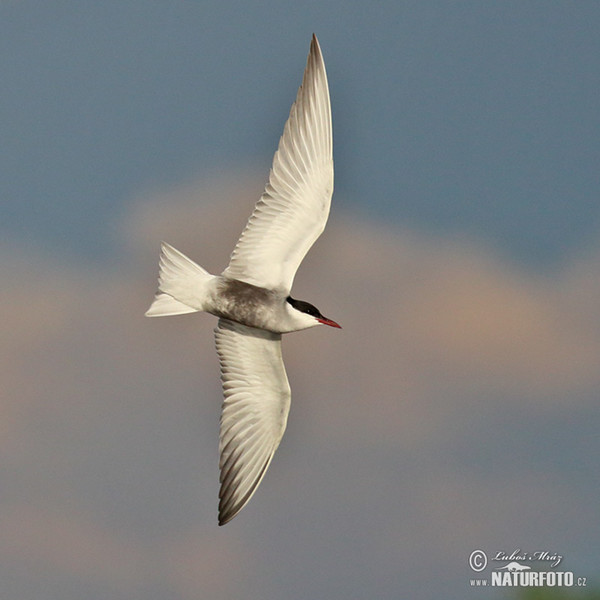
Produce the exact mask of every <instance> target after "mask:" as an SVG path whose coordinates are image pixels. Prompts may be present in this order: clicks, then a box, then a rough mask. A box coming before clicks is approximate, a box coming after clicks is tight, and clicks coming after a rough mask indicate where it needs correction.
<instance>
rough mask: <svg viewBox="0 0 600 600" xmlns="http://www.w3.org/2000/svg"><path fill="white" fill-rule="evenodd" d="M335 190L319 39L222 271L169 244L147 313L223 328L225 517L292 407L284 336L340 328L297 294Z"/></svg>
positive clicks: (219, 332)
mask: <svg viewBox="0 0 600 600" xmlns="http://www.w3.org/2000/svg"><path fill="white" fill-rule="evenodd" d="M332 193H333V155H332V133H331V108H330V103H329V90H328V86H327V76H326V73H325V65H324V63H323V57H322V55H321V51H320V48H319V44H318V42H317V39H316V37H315V36H313V40H312V43H311V47H310V52H309V55H308V61H307V66H306V70H305V73H304V78H303V81H302V85H301V87H300V89H299V91H298V96H297V98H296V102H295V103H294V104H293V105H292V109H291V111H290V117H289V119H288V121H287V123H286V125H285V128H284V132H283V136H282V137H281V140H280V142H279V148H278V150H277V152H276V153H275V157H274V159H273V167H272V169H271V174H270V178H269V182H268V184H267V186H266V188H265V191H264V193H263V195H262V196H261V198H260V199H259V201H258V203H257V204H256V207H255V209H254V212H253V213H252V215H251V217H250V219H249V221H248V224H247V225H246V228H245V229H244V231H243V232H242V235H241V237H240V239H239V241H238V243H237V245H236V247H235V249H234V251H233V254H232V255H231V259H230V262H229V265H228V267H227V268H226V269H225V271H223V273H221V275H211V274H210V273H208V272H207V271H205V270H204V269H203V268H202V267H200V266H199V265H197V264H196V263H195V262H193V261H192V260H190V259H189V258H187V257H186V256H185V255H183V254H182V253H181V252H179V251H178V250H176V249H175V248H173V247H172V246H170V245H169V244H166V243H164V242H163V244H162V247H161V256H160V271H159V286H158V292H157V294H156V296H155V299H154V302H153V303H152V306H151V307H150V309H149V310H148V311H147V312H146V315H147V316H166V315H178V314H184V313H190V312H196V311H203V312H207V313H210V314H212V315H215V316H217V317H219V323H218V325H217V327H216V329H215V341H216V347H217V353H218V355H219V360H220V364H221V377H222V380H223V390H224V396H225V399H224V402H223V411H222V415H221V431H220V443H219V453H220V459H219V467H220V470H221V477H220V480H221V491H220V493H219V497H220V503H219V524H220V525H223V524H224V523H227V522H228V521H230V520H231V519H232V518H233V517H234V516H235V515H236V514H237V513H238V512H239V511H240V510H241V509H242V508H243V507H244V506H245V505H246V503H247V502H248V500H249V499H250V497H251V496H252V494H253V493H254V491H255V490H256V488H257V486H258V484H259V483H260V481H261V480H262V477H263V476H264V474H265V471H266V469H267V467H268V466H269V464H270V461H271V459H272V457H273V453H274V452H275V450H276V449H277V446H278V445H279V442H280V440H281V437H282V436H283V432H284V431H285V426H286V423H287V415H288V412H289V406H290V397H291V394H290V388H289V384H288V380H287V376H286V373H285V367H284V364H283V360H282V357H281V334H282V333H289V332H292V331H299V330H301V329H307V328H309V327H314V326H317V325H320V324H323V325H329V326H332V327H339V325H338V324H337V323H336V322H335V321H332V320H330V319H327V318H326V317H324V316H323V315H322V314H321V313H320V312H319V311H318V309H317V308H315V307H314V306H313V305H312V304H309V303H308V302H304V301H301V300H295V299H294V298H292V297H291V296H290V290H291V287H292V282H293V279H294V275H295V273H296V270H297V268H298V266H299V265H300V263H301V261H302V259H303V258H304V256H305V255H306V253H307V252H308V250H309V249H310V247H311V246H312V244H313V243H314V241H315V240H316V239H317V237H319V235H320V234H321V232H322V231H323V229H324V228H325V223H326V222H327V217H328V215H329V207H330V203H331V195H332Z"/></svg>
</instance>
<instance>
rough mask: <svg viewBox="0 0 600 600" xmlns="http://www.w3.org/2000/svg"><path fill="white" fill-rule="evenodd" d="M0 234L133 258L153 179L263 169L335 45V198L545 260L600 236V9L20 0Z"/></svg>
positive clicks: (6, 41) (7, 12) (6, 108)
mask: <svg viewBox="0 0 600 600" xmlns="http://www.w3.org/2000/svg"><path fill="white" fill-rule="evenodd" d="M0 17H1V18H0V34H1V35H0V40H1V41H0V44H1V49H2V51H1V52H0V60H1V61H2V62H1V66H0V69H1V72H2V82H1V84H0V85H1V86H2V98H3V101H2V103H1V105H0V122H2V139H3V143H2V150H1V152H2V160H1V161H0V168H1V169H2V172H1V173H0V196H1V197H2V204H1V207H0V211H1V212H0V223H1V225H0V227H2V234H3V236H5V238H6V237H8V238H16V239H17V240H20V241H25V242H31V243H35V244H36V245H39V246H41V247H42V248H43V249H44V250H45V251H48V252H50V253H57V254H63V255H64V254H74V255H78V256H79V257H80V259H81V260H83V261H87V260H99V261H105V260H115V259H117V260H118V254H119V252H120V249H119V248H118V247H116V240H115V237H114V235H113V233H112V232H113V231H114V228H115V226H116V224H118V222H119V220H120V219H121V218H122V216H123V214H124V213H125V212H126V211H127V210H128V207H129V205H130V204H131V202H132V201H133V199H134V198H139V197H140V195H142V194H143V193H145V192H146V191H150V190H153V189H155V188H158V189H163V188H164V187H165V186H168V185H172V184H175V183H178V182H180V181H183V180H190V179H196V178H202V177H209V176H210V175H211V174H213V173H215V172H219V171H222V170H227V169H230V168H240V167H244V168H246V167H249V168H253V169H255V170H256V171H257V172H261V173H264V178H265V179H266V175H267V170H268V167H269V164H270V160H271V156H272V153H273V151H274V150H275V147H276V143H277V139H278V137H279V135H280V133H281V129H282V125H283V122H284V120H285V118H286V116H287V112H288V110H289V104H290V101H291V99H292V98H293V97H294V95H295V91H296V88H297V85H298V72H299V71H301V69H302V66H303V64H304V60H305V55H306V50H307V46H308V40H309V39H310V34H311V33H312V32H313V31H315V32H316V33H317V35H318V36H319V39H320V41H321V45H322V47H323V51H324V54H325V58H326V61H327V67H328V71H329V78H330V86H331V95H332V101H333V111H334V131H335V159H336V176H337V177H336V189H337V191H338V192H339V194H340V195H343V197H344V203H345V205H347V206H348V207H349V208H350V209H351V210H354V211H359V212H360V213H361V214H363V215H364V216H365V217H366V218H369V219H373V220H385V221H386V222H388V223H391V224H392V225H395V226H397V227H399V228H408V229H417V230H422V231H425V232H433V233H435V234H440V233H441V234H450V235H466V236H468V237H473V238H475V239H478V240H481V241H484V242H486V243H487V244H489V245H490V246H492V247H494V248H496V249H497V250H498V251H500V252H501V253H503V254H504V255H506V256H509V257H511V258H512V259H515V260H517V261H520V262H522V263H524V264H526V265H533V266H534V267H538V266H544V265H552V264H554V263H556V262H557V261H560V260H561V259H562V258H564V256H565V255H568V254H569V253H571V252H577V251H578V250H579V248H580V246H581V245H587V244H590V243H593V242H595V241H596V240H597V234H598V228H599V210H600V209H599V206H600V203H598V189H599V187H600V186H599V184H600V176H599V174H598V173H599V170H598V158H599V157H600V137H599V136H598V135H597V132H598V126H599V122H598V121H599V116H598V115H599V113H598V110H597V99H598V97H600V59H599V58H598V57H599V56H600V39H599V38H598V35H597V31H598V25H599V24H600V6H599V5H598V4H597V3H595V2H579V3H575V4H573V3H566V2H528V3H525V4H524V3H521V2H502V3H500V2H488V3H482V2H382V3H377V4H375V5H373V6H370V7H369V8H366V7H365V5H364V3H362V2H343V3H340V2H306V3H302V5H299V4H298V5H292V4H286V3H281V2H258V3H253V4H252V8H248V6H247V5H246V4H244V3H236V2H135V1H129V2H124V3H123V2H112V1H109V2H102V3H97V2H86V1H83V2H55V3H39V2H30V1H22V2H3V3H1V4H0Z"/></svg>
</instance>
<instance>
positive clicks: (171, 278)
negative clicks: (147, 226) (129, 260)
mask: <svg viewBox="0 0 600 600" xmlns="http://www.w3.org/2000/svg"><path fill="white" fill-rule="evenodd" d="M212 278H213V275H211V274H210V273H209V272H208V271H205V270H204V269H203V268H202V267H201V266H200V265H197V264H196V263H195V262H194V261H193V260H190V259H189V258H188V257H187V256H185V255H184V254H182V253H181V252H179V250H176V249H175V248H173V246H171V245H169V244H167V243H166V242H162V243H161V246H160V262H159V273H158V292H156V296H154V301H153V302H152V304H151V305H150V308H149V309H148V310H147V311H146V316H147V317H165V316H168V315H183V314H185V313H191V312H196V311H198V310H203V301H204V298H205V297H206V293H207V287H208V283H209V281H210V280H211V279H212Z"/></svg>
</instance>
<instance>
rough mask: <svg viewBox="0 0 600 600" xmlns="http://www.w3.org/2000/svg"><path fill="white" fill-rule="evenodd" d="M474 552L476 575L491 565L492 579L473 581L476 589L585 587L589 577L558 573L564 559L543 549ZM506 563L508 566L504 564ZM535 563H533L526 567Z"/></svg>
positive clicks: (471, 566)
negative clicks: (489, 552) (532, 550)
mask: <svg viewBox="0 0 600 600" xmlns="http://www.w3.org/2000/svg"><path fill="white" fill-rule="evenodd" d="M490 556H491V558H490V557H488V553H487V552H485V551H484V550H473V552H471V554H470V555H469V561H468V562H469V567H470V568H471V570H472V571H474V572H475V573H478V574H479V573H482V574H483V571H485V569H486V568H487V567H488V566H489V567H490V568H491V569H493V570H492V571H491V573H490V574H489V577H485V578H479V579H471V580H470V585H471V586H472V587H542V586H547V587H573V586H577V587H584V586H585V585H586V584H587V578H586V577H575V576H574V575H573V572H572V571H554V570H552V569H555V568H556V567H558V566H559V565H560V564H561V562H562V560H563V557H562V555H560V554H557V553H556V552H548V551H545V550H543V551H542V550H540V551H536V552H523V551H521V550H520V549H517V550H515V551H514V552H511V553H506V552H502V551H500V552H495V553H493V554H490ZM502 563H505V564H502ZM526 563H533V564H526Z"/></svg>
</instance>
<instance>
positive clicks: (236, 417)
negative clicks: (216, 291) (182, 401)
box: [215, 319, 291, 525]
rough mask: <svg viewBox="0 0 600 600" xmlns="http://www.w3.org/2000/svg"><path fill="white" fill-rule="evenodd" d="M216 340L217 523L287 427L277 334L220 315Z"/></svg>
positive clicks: (233, 508)
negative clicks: (219, 396) (219, 391)
mask: <svg viewBox="0 0 600 600" xmlns="http://www.w3.org/2000/svg"><path fill="white" fill-rule="evenodd" d="M215 341H216V346H217V352H218V354H219V361H220V363H221V378H222V380H223V392H224V395H225V399H224V401H223V412H222V413H221V432H220V437H219V468H220V470H221V476H220V481H221V490H220V492H219V525H224V524H225V523H227V522H228V521H230V520H231V519H233V517H235V515H237V513H238V512H239V511H240V510H242V508H243V507H244V506H245V505H246V503H247V502H248V501H249V500H250V498H251V497H252V494H254V492H255V491H256V488H257V487H258V484H259V483H260V482H261V480H262V478H263V476H264V474H265V472H266V470H267V467H268V466H269V463H270V462H271V459H272V458H273V454H274V452H275V450H276V449H277V446H279V442H280V441H281V438H282V436H283V432H284V431H285V426H286V423H287V416H288V412H289V410H290V397H291V394H290V386H289V383H288V379H287V375H286V374H285V368H284V366H283V359H282V357H281V335H280V334H277V333H272V332H270V331H264V330H262V329H255V328H253V327H246V326H245V325H241V324H240V323H235V322H233V321H229V320H228V319H219V323H218V325H217V327H216V328H215Z"/></svg>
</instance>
